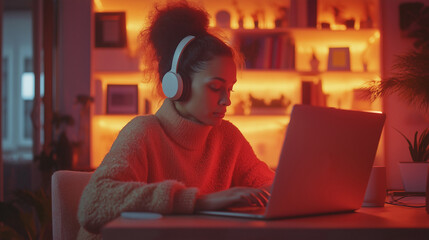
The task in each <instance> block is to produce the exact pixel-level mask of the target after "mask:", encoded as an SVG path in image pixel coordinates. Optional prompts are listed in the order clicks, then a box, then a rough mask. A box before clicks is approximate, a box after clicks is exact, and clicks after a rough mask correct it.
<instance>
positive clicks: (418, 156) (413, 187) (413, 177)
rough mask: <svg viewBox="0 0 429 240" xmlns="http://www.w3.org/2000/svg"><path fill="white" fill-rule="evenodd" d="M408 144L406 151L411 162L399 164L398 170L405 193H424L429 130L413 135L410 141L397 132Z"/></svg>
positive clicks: (427, 163) (428, 157) (428, 150)
mask: <svg viewBox="0 0 429 240" xmlns="http://www.w3.org/2000/svg"><path fill="white" fill-rule="evenodd" d="M398 132H399V131H398ZM399 133H400V134H401V135H402V136H403V137H404V138H405V140H407V143H408V150H409V152H410V156H411V159H412V162H400V163H399V168H400V171H401V175H402V180H403V183H404V188H405V191H406V192H425V191H426V184H427V183H426V179H427V177H428V168H429V162H428V160H429V128H426V129H425V130H423V132H422V133H421V134H420V136H419V132H418V131H416V132H415V134H414V140H413V141H411V140H410V139H408V138H407V137H406V136H405V135H404V134H403V133H401V132H399Z"/></svg>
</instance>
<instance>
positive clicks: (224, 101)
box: [219, 91, 231, 106]
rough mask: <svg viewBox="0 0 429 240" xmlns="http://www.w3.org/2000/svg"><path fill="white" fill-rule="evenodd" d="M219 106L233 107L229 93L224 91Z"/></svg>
mask: <svg viewBox="0 0 429 240" xmlns="http://www.w3.org/2000/svg"><path fill="white" fill-rule="evenodd" d="M219 105H223V106H229V105H231V99H230V94H229V92H226V91H224V92H223V93H222V96H221V98H220V100H219Z"/></svg>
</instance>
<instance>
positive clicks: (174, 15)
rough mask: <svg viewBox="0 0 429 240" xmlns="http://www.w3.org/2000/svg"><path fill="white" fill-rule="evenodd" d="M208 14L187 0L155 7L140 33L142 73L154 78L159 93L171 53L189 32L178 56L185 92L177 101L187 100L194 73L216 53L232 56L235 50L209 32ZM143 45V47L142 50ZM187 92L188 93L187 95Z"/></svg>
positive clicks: (169, 63)
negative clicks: (180, 54) (191, 36)
mask: <svg viewBox="0 0 429 240" xmlns="http://www.w3.org/2000/svg"><path fill="white" fill-rule="evenodd" d="M208 27H209V15H208V13H207V12H206V11H205V10H204V9H202V8H199V7H196V6H191V5H190V4H189V3H188V2H186V1H180V2H175V3H168V4H167V5H166V6H165V7H159V6H157V7H155V11H154V12H153V13H152V15H151V16H150V25H149V27H148V28H147V29H144V30H143V31H142V32H141V33H140V38H141V40H142V54H143V56H142V57H143V58H142V59H143V62H144V65H145V67H146V69H145V74H149V75H150V77H151V78H152V79H156V81H157V82H156V86H157V90H158V93H160V92H162V91H161V90H160V89H161V87H160V85H161V79H162V76H164V74H165V73H167V72H168V71H170V69H171V64H172V59H173V55H174V52H175V50H176V47H177V45H178V44H179V42H180V41H181V40H182V39H183V38H184V37H186V36H188V35H193V36H195V39H194V40H193V41H192V42H191V43H190V44H189V45H188V46H187V47H186V48H185V50H184V51H183V53H182V56H181V58H180V64H179V67H178V69H177V72H178V73H179V74H180V75H181V77H182V79H183V81H184V82H185V83H186V84H184V87H185V89H184V93H185V94H184V95H183V96H182V97H181V98H180V99H179V100H186V99H188V98H189V97H190V96H189V93H190V92H191V91H190V89H189V88H190V86H191V84H190V81H191V76H192V74H193V73H196V72H198V71H201V70H203V69H204V67H205V63H206V62H207V61H210V60H211V59H213V58H214V57H216V56H227V57H233V58H235V55H236V54H235V51H234V50H233V48H232V47H230V46H228V45H227V44H226V43H225V42H224V41H222V40H221V39H220V38H219V37H217V36H215V35H214V34H212V33H209V30H208ZM143 46H144V50H143ZM186 93H187V94H186Z"/></svg>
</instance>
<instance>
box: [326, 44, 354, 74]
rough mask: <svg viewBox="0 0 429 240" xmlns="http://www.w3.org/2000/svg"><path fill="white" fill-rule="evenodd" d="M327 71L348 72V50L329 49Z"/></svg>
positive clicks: (345, 48)
mask: <svg viewBox="0 0 429 240" xmlns="http://www.w3.org/2000/svg"><path fill="white" fill-rule="evenodd" d="M328 71H350V49H349V48H348V47H342V48H329V57H328Z"/></svg>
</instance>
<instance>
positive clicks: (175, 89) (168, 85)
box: [162, 71, 183, 100]
mask: <svg viewBox="0 0 429 240" xmlns="http://www.w3.org/2000/svg"><path fill="white" fill-rule="evenodd" d="M162 91H163V92H164V95H165V96H166V97H168V98H169V99H171V100H178V99H179V98H180V97H181V96H182V93H183V80H182V77H181V76H180V75H179V74H178V73H174V72H171V71H170V72H167V73H166V74H165V75H164V77H163V78H162Z"/></svg>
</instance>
